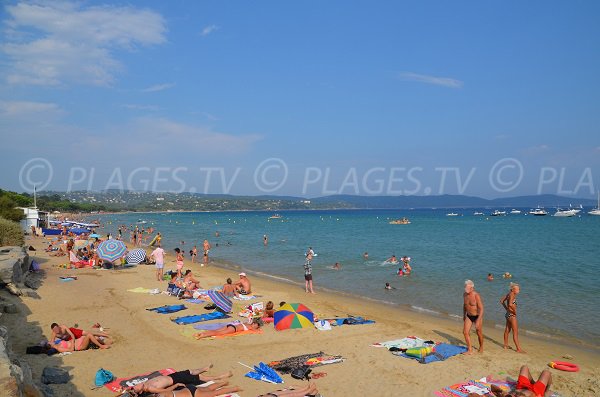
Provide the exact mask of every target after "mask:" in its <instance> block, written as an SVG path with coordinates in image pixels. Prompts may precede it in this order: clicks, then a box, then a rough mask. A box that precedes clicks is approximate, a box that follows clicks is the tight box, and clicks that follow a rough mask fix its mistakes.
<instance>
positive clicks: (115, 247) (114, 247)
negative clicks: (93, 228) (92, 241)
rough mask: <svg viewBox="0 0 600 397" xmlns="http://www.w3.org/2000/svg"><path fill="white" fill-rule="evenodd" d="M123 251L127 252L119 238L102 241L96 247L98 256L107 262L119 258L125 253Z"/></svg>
mask: <svg viewBox="0 0 600 397" xmlns="http://www.w3.org/2000/svg"><path fill="white" fill-rule="evenodd" d="M125 252H127V246H126V245H125V243H123V242H122V241H119V240H106V241H103V242H101V243H100V244H99V245H98V248H97V249H96V253H97V254H98V257H99V258H100V259H102V260H105V261H109V262H114V261H116V260H117V259H121V258H122V257H123V256H124V255H125Z"/></svg>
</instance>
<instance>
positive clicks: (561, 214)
mask: <svg viewBox="0 0 600 397" xmlns="http://www.w3.org/2000/svg"><path fill="white" fill-rule="evenodd" d="M578 213H579V211H578V210H576V209H572V208H570V209H568V210H563V209H560V208H557V209H556V212H555V213H554V215H553V216H558V217H562V218H567V217H571V216H575V215H577V214H578Z"/></svg>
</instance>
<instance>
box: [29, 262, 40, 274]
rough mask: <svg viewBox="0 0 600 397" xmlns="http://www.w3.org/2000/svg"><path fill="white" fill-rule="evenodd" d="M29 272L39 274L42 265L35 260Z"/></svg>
mask: <svg viewBox="0 0 600 397" xmlns="http://www.w3.org/2000/svg"><path fill="white" fill-rule="evenodd" d="M29 270H30V271H32V272H39V271H40V264H39V263H37V262H36V261H35V260H32V261H31V265H30V266H29Z"/></svg>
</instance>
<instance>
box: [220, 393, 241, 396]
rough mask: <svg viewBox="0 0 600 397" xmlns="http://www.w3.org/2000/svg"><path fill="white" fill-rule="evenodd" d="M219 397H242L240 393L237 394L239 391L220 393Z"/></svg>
mask: <svg viewBox="0 0 600 397" xmlns="http://www.w3.org/2000/svg"><path fill="white" fill-rule="evenodd" d="M217 397H240V395H239V394H237V393H233V394H219V395H218V396H217Z"/></svg>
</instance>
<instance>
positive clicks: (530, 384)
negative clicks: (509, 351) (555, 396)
mask: <svg viewBox="0 0 600 397" xmlns="http://www.w3.org/2000/svg"><path fill="white" fill-rule="evenodd" d="M551 383H552V375H551V374H550V371H548V370H546V369H545V370H543V371H542V373H541V374H540V377H539V378H538V380H537V382H534V381H533V377H532V376H531V373H530V372H529V368H528V367H527V365H523V366H522V367H521V371H520V372H519V379H518V380H517V390H516V391H514V392H510V393H506V392H504V391H502V389H500V388H499V387H498V386H496V385H492V393H493V394H494V395H495V396H497V397H544V396H549V395H551V394H552V392H550V390H549V389H550V384H551ZM469 397H471V395H470V394H469Z"/></svg>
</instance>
